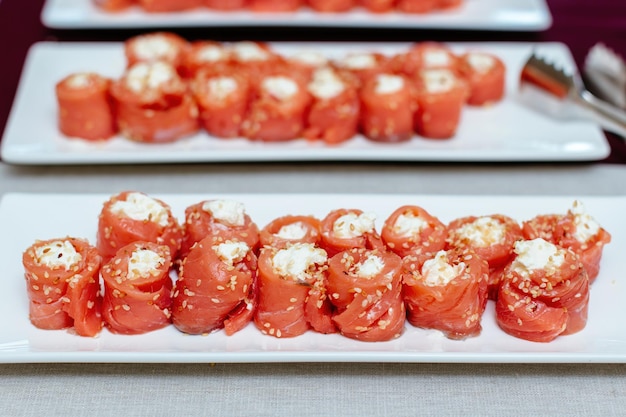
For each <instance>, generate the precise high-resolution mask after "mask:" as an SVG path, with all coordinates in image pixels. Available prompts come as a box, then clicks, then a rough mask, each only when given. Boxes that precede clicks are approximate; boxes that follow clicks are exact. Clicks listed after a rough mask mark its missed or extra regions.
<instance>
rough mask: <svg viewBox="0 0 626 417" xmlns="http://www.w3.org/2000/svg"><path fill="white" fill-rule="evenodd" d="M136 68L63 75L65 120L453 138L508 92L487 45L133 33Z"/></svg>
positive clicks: (83, 127) (255, 136)
mask: <svg viewBox="0 0 626 417" xmlns="http://www.w3.org/2000/svg"><path fill="white" fill-rule="evenodd" d="M125 56H126V62H127V68H126V71H125V73H124V74H123V75H122V76H121V78H119V79H115V80H111V79H108V78H106V77H103V76H101V75H99V74H97V73H95V72H86V73H85V72H81V73H73V74H70V75H68V76H66V77H65V78H64V79H62V80H61V81H59V82H58V83H57V85H56V97H57V102H58V108H59V109H58V125H59V129H60V131H61V132H62V133H63V134H64V135H66V136H70V137H79V138H83V139H88V140H105V139H108V138H111V137H113V136H114V135H116V134H118V133H120V134H121V135H122V136H124V137H126V138H128V139H131V140H134V141H138V142H147V143H155V142H157V143H159V142H171V141H175V140H177V139H180V138H182V137H185V136H189V135H193V134H195V133H197V132H198V131H199V129H204V130H206V132H208V133H209V134H210V135H211V136H214V137H218V138H233V137H245V138H249V139H251V140H260V141H269V142H276V141H287V140H292V139H296V138H306V139H309V140H313V141H318V140H321V141H324V142H326V143H330V144H336V143H340V142H344V141H347V140H349V139H350V138H353V137H354V136H355V135H357V134H362V135H363V136H365V137H366V138H368V139H371V140H373V141H378V142H402V141H407V140H410V139H411V138H412V137H414V136H415V135H419V136H422V137H426V138H433V139H445V138H450V137H453V136H454V135H455V134H456V132H457V130H458V127H459V123H460V121H461V117H462V112H463V109H464V108H465V107H466V105H471V106H486V105H489V104H493V103H496V102H498V101H500V100H501V99H502V98H503V96H504V93H505V75H506V74H505V73H506V70H505V65H504V63H503V62H502V60H500V59H499V58H498V57H497V56H495V55H493V54H489V53H486V52H482V51H468V52H466V53H463V54H455V53H453V52H452V51H451V50H450V49H449V48H448V47H447V46H446V45H443V44H439V43H434V42H421V43H416V44H414V45H412V46H411V47H409V48H408V49H407V50H406V51H404V52H401V53H396V54H393V55H388V54H384V53H382V52H376V51H367V52H359V53H357V52H354V53H349V52H347V53H346V54H344V56H342V57H340V58H336V59H331V58H330V57H328V56H326V55H324V54H322V53H318V52H315V51H302V52H301V53H294V54H290V55H286V54H280V53H278V52H276V51H275V50H274V48H272V47H271V46H270V45H269V44H266V43H260V42H247V41H242V42H235V43H222V42H214V41H195V42H188V41H186V40H185V39H183V38H181V37H179V36H178V35H175V34H173V33H168V32H156V33H150V34H144V35H139V36H136V37H134V38H131V39H129V40H127V42H126V43H125Z"/></svg>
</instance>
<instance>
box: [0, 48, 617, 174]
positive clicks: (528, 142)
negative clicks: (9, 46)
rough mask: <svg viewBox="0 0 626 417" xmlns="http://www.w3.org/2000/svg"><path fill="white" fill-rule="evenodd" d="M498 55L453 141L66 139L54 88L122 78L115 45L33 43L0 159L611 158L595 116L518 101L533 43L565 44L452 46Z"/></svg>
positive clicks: (559, 57) (562, 56)
mask: <svg viewBox="0 0 626 417" xmlns="http://www.w3.org/2000/svg"><path fill="white" fill-rule="evenodd" d="M271 45H272V46H273V47H274V48H275V50H277V51H279V52H282V53H283V54H285V55H288V54H290V53H294V52H296V51H302V50H313V51H319V52H321V53H324V54H325V55H326V56H329V57H335V58H339V57H341V56H344V55H345V54H346V53H347V52H348V51H359V50H362V51H380V52H384V53H386V54H394V53H397V52H400V51H405V50H406V49H407V48H408V47H409V46H410V44H408V43H274V44H271ZM451 46H452V48H453V49H455V50H457V51H459V52H460V51H467V50H470V49H477V50H483V51H488V52H492V53H494V54H496V55H498V56H499V57H501V58H502V59H503V60H504V62H505V64H506V66H507V80H506V82H507V92H506V97H505V98H504V100H503V101H501V102H500V103H497V104H496V105H494V106H490V107H485V108H472V107H470V106H466V107H465V109H464V113H463V116H462V120H461V124H460V126H459V129H458V132H457V135H456V136H455V137H454V138H453V139H450V140H429V139H424V138H420V137H414V138H413V139H412V140H410V141H408V142H403V143H398V144H381V143H376V142H372V141H369V140H366V139H365V138H363V137H361V136H356V137H355V138H353V139H351V140H349V141H347V142H344V143H342V144H340V145H338V146H326V145H324V144H323V143H321V142H315V143H311V142H308V141H306V140H294V141H290V142H286V143H274V144H272V143H262V142H252V141H249V140H246V139H229V140H224V139H219V138H215V137H211V136H209V135H208V134H206V133H205V132H201V133H199V134H197V135H195V136H192V137H189V138H185V139H182V140H179V141H176V142H173V143H169V144H152V145H147V144H141V143H135V142H131V141H129V140H126V139H124V138H121V137H117V138H114V139H113V140H111V141H107V142H103V143H97V144H94V143H90V142H87V141H81V140H71V139H68V138H66V137H64V136H63V135H62V134H61V133H60V132H59V131H58V129H57V121H56V117H57V105H56V100H55V96H54V85H55V83H56V82H58V81H59V80H60V79H62V78H63V77H65V76H67V75H69V74H70V73H73V72H80V71H97V72H98V73H100V74H103V75H106V76H109V77H120V76H121V74H122V72H123V70H124V66H125V60H124V55H123V52H122V44H119V43H39V44H36V45H35V46H34V47H33V48H32V49H31V51H30V53H29V55H28V58H27V61H26V64H25V68H24V72H23V76H22V79H21V81H20V86H19V88H18V91H17V94H16V99H15V102H14V107H13V109H12V112H11V114H10V116H9V121H8V123H7V128H6V130H5V135H4V138H3V140H2V143H1V147H2V148H1V152H2V158H3V160H4V161H5V162H9V163H14V164H83V163H89V164H105V163H106V164H118V163H119V164H123V163H131V164H136V163H160V162H166V163H169V162H177V163H180V162H232V161H238V162H240V161H300V160H308V161H328V160H343V161H349V160H361V161H472V162H473V161H589V160H599V159H603V158H605V157H606V156H608V155H609V152H610V148H609V145H608V142H607V140H606V138H605V136H604V134H603V133H602V131H601V130H600V128H599V127H598V126H597V125H595V124H594V123H593V122H588V121H584V120H582V121H563V120H556V119H552V118H549V117H548V116H546V115H544V114H541V113H538V112H536V111H534V110H532V109H529V108H528V107H526V106H525V105H523V104H522V103H520V102H519V101H518V94H517V88H518V77H519V73H520V70H521V67H522V65H523V64H524V62H525V61H526V60H527V58H528V57H529V56H530V54H531V52H532V51H533V50H537V51H538V53H540V54H541V55H544V56H546V57H549V58H550V59H552V60H554V61H555V62H557V63H560V64H561V65H563V66H564V67H565V68H569V69H570V70H575V64H574V63H573V59H572V57H571V55H570V52H569V50H568V49H567V47H565V46H564V45H562V44H559V43H546V44H527V43H488V44H455V45H451Z"/></svg>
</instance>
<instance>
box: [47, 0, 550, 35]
mask: <svg viewBox="0 0 626 417" xmlns="http://www.w3.org/2000/svg"><path fill="white" fill-rule="evenodd" d="M41 20H42V22H43V24H44V25H45V26H48V27H50V28H55V29H87V28H117V29H120V28H150V27H161V28H163V27H210V26H213V27H225V26H302V27H311V26H317V27H372V28H374V27H378V28H432V29H478V30H503V31H508V30H511V31H540V30H544V29H547V28H548V27H550V25H551V24H552V16H551V14H550V10H549V9H548V5H547V4H546V2H545V0H465V4H464V5H463V6H462V7H461V8H459V9H453V10H448V11H441V12H433V13H428V14H424V15H409V14H402V13H385V14H373V13H368V12H366V11H365V10H363V9H360V8H359V9H355V10H354V11H350V12H346V13H336V14H333V13H316V12H314V11H312V10H310V9H306V8H303V9H302V10H300V11H297V12H291V13H251V12H248V11H241V12H239V11H238V12H217V11H211V10H209V9H197V10H193V11H186V12H177V13H145V12H144V11H143V10H142V9H141V8H140V7H133V8H131V9H129V10H127V11H124V12H121V13H106V12H103V11H102V10H100V9H98V8H97V7H95V6H94V5H93V4H92V1H91V0H47V1H46V3H45V5H44V8H43V10H42V14H41Z"/></svg>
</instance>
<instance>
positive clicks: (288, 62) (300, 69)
mask: <svg viewBox="0 0 626 417" xmlns="http://www.w3.org/2000/svg"><path fill="white" fill-rule="evenodd" d="M329 64H330V60H329V59H328V57H327V56H326V55H324V54H322V53H321V52H316V51H310V50H301V51H298V52H296V53H294V54H290V55H288V56H285V57H284V65H285V67H286V68H287V70H288V71H290V73H291V74H298V76H299V77H300V78H301V79H302V80H303V81H304V82H306V83H309V82H311V79H312V78H313V74H314V73H315V72H316V71H318V70H319V69H321V68H324V67H328V66H329Z"/></svg>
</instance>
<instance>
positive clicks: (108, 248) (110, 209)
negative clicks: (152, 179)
mask: <svg viewBox="0 0 626 417" xmlns="http://www.w3.org/2000/svg"><path fill="white" fill-rule="evenodd" d="M97 238H98V241H97V248H98V251H99V252H100V255H102V257H103V258H104V261H105V262H108V260H109V259H111V258H112V257H113V256H115V254H116V253H117V251H118V250H119V249H120V248H122V247H123V246H126V245H128V244H130V243H132V242H136V241H147V242H154V243H158V244H161V245H166V246H168V247H169V249H170V256H172V257H173V258H175V257H176V254H177V253H178V250H179V249H180V245H181V240H182V228H181V227H180V225H179V224H178V221H177V220H176V218H175V217H174V216H173V214H172V210H171V209H170V207H169V206H168V205H167V204H166V203H164V202H163V201H161V200H158V199H155V198H152V197H150V196H148V195H146V194H144V193H140V192H135V191H124V192H122V193H119V194H116V195H114V196H112V197H111V198H110V199H109V200H107V201H106V202H105V203H104V205H103V207H102V210H101V212H100V215H99V217H98V236H97Z"/></svg>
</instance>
